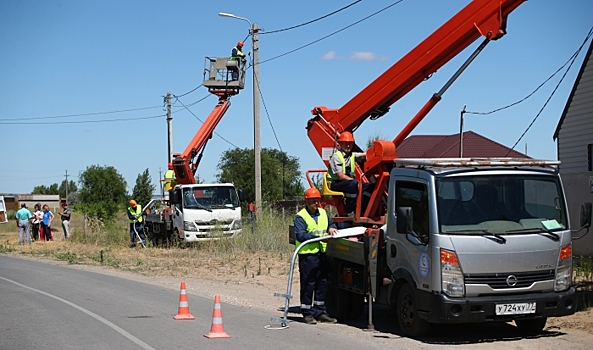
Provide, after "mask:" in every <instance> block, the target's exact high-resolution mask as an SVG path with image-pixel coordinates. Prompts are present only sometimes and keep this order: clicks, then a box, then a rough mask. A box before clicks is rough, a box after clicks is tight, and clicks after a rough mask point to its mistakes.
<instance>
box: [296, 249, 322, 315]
mask: <svg viewBox="0 0 593 350" xmlns="http://www.w3.org/2000/svg"><path fill="white" fill-rule="evenodd" d="M299 274H300V278H301V313H302V314H303V316H307V315H311V316H313V317H315V318H318V317H319V315H321V314H322V313H324V312H325V295H326V294H327V287H328V284H327V259H326V257H325V254H321V253H318V254H299ZM313 293H315V300H313Z"/></svg>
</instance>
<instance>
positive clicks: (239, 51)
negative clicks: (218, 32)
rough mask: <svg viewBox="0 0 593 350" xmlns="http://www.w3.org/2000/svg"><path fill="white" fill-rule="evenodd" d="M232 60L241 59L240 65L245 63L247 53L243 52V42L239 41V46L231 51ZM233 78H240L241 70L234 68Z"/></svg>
mask: <svg viewBox="0 0 593 350" xmlns="http://www.w3.org/2000/svg"><path fill="white" fill-rule="evenodd" d="M231 61H239V65H241V64H245V54H244V53H243V42H242V41H239V42H238V43H237V46H235V47H233V50H232V51H231ZM232 77H233V80H239V70H233V72H232Z"/></svg>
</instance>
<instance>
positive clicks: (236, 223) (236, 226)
mask: <svg viewBox="0 0 593 350" xmlns="http://www.w3.org/2000/svg"><path fill="white" fill-rule="evenodd" d="M240 229H241V219H237V220H235V221H233V223H232V224H231V230H240Z"/></svg>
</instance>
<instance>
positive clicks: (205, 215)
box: [183, 208, 241, 225]
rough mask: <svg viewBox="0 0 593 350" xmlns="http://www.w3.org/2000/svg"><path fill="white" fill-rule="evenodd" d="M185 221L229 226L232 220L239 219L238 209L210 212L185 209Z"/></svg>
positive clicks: (239, 212) (239, 211)
mask: <svg viewBox="0 0 593 350" xmlns="http://www.w3.org/2000/svg"><path fill="white" fill-rule="evenodd" d="M183 219H184V220H185V221H194V222H198V223H210V224H211V225H217V224H220V225H222V224H230V223H231V222H232V221H233V220H237V219H241V210H240V209H238V208H237V209H234V210H233V209H229V208H225V209H213V210H212V211H208V210H203V209H185V210H184V211H183Z"/></svg>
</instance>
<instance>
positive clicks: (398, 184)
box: [386, 178, 432, 290]
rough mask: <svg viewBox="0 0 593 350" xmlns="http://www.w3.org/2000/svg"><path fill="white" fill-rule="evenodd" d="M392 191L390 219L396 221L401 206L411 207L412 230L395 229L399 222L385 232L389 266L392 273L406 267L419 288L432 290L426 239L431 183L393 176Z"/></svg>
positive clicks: (405, 269) (430, 219)
mask: <svg viewBox="0 0 593 350" xmlns="http://www.w3.org/2000/svg"><path fill="white" fill-rule="evenodd" d="M390 193H392V194H393V196H392V199H391V200H390V202H391V203H390V204H393V207H392V209H391V210H390V211H389V217H390V218H389V222H394V223H395V220H397V208H398V207H409V208H411V209H412V223H413V230H412V231H413V232H412V233H408V234H401V233H397V232H396V228H395V226H396V225H390V226H389V228H388V233H387V235H386V240H387V242H386V243H387V251H388V252H389V254H388V258H387V263H388V266H389V267H390V269H391V271H392V272H396V271H397V270H398V269H403V270H404V271H405V272H407V273H409V274H410V275H411V276H412V278H413V279H414V282H415V284H416V286H417V287H418V288H420V289H427V290H429V289H430V284H431V283H430V280H431V274H432V266H431V265H432V261H431V255H430V249H429V243H427V242H429V233H430V227H431V226H430V223H431V221H432V218H431V216H430V212H431V210H430V205H429V203H430V201H429V198H430V196H429V185H428V182H427V181H424V180H421V179H417V180H410V178H401V179H398V178H395V179H392V184H391V186H390ZM423 242H424V243H423ZM412 287H414V286H412Z"/></svg>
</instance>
